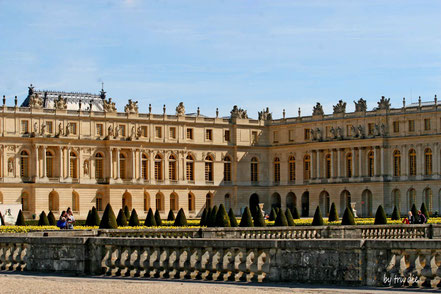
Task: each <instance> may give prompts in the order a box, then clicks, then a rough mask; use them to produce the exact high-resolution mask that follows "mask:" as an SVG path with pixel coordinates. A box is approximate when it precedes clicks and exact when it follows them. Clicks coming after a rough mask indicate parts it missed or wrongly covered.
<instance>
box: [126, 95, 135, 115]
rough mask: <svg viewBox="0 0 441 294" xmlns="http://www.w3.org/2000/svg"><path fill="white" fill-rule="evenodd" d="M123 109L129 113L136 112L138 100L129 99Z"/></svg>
mask: <svg viewBox="0 0 441 294" xmlns="http://www.w3.org/2000/svg"><path fill="white" fill-rule="evenodd" d="M124 111H125V112H126V113H131V114H134V113H135V114H136V113H138V101H132V99H129V103H127V105H126V107H124Z"/></svg>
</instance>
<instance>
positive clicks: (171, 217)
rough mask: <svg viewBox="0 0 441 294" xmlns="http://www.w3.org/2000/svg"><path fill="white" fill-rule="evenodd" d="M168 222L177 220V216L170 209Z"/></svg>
mask: <svg viewBox="0 0 441 294" xmlns="http://www.w3.org/2000/svg"><path fill="white" fill-rule="evenodd" d="M167 220H168V221H174V220H175V214H174V213H173V210H171V209H170V211H169V212H168V216H167Z"/></svg>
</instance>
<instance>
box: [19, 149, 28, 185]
mask: <svg viewBox="0 0 441 294" xmlns="http://www.w3.org/2000/svg"><path fill="white" fill-rule="evenodd" d="M20 176H21V177H24V178H27V177H29V154H28V152H26V151H22V152H21V153H20Z"/></svg>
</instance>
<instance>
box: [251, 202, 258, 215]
mask: <svg viewBox="0 0 441 294" xmlns="http://www.w3.org/2000/svg"><path fill="white" fill-rule="evenodd" d="M259 210H260V207H259V204H255V205H251V206H250V213H251V217H254V215H255V214H256V212H257V211H259Z"/></svg>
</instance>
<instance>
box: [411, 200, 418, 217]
mask: <svg viewBox="0 0 441 294" xmlns="http://www.w3.org/2000/svg"><path fill="white" fill-rule="evenodd" d="M410 211H412V215H413V216H414V217H415V220H416V217H417V215H418V210H417V208H416V206H415V203H414V204H412V208H411V209H410Z"/></svg>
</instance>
